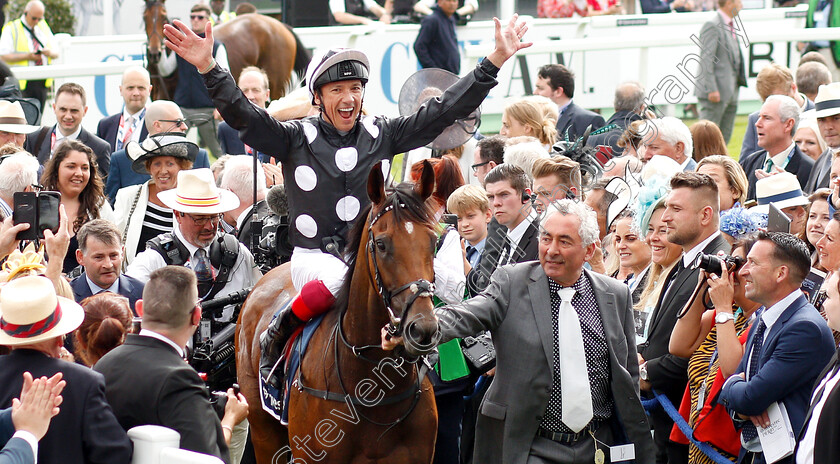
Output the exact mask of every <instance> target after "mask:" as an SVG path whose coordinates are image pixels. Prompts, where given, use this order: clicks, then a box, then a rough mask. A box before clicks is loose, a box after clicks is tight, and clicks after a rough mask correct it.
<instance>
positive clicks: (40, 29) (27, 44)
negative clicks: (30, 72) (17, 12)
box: [2, 18, 53, 90]
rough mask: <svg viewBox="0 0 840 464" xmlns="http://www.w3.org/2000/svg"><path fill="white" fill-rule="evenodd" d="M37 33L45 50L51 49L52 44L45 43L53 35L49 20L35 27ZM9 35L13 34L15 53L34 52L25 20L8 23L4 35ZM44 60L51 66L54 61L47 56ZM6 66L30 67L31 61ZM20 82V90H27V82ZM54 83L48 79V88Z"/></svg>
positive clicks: (15, 62)
mask: <svg viewBox="0 0 840 464" xmlns="http://www.w3.org/2000/svg"><path fill="white" fill-rule="evenodd" d="M7 29H9V30H7ZM35 31H36V32H35V33H36V34H37V35H38V38H39V39H41V41H42V42H44V48H50V45H51V44H50V43H48V41H45V39H47V37H49V36H51V35H52V31H51V30H50V26H49V25H48V24H47V20H46V19H42V20H41V21H40V22H39V23H38V24H37V25H36V26H35ZM7 33H11V34H12V41H13V42H14V44H15V50H14V53H30V52H32V49H33V47H32V37H31V36H30V35H29V32H27V31H26V29H24V28H23V19H22V18H18V19H16V20H14V21H11V22H8V23H6V25H5V26H3V31H2V34H7ZM43 58H44V59H46V64H50V63H51V62H52V60H51V59H49V58H47V57H46V56H44V57H43ZM6 64H8V65H9V66H28V65H29V60H21V61H14V62H10V63H6ZM18 82H19V83H20V90H24V89H26V81H25V80H22V79H21V80H20V81H18ZM52 82H53V80H52V79H47V82H46V86H47V87H51V86H52Z"/></svg>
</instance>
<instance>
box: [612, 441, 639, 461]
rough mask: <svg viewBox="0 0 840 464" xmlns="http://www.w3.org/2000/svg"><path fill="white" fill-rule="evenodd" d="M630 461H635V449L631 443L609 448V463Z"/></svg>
mask: <svg viewBox="0 0 840 464" xmlns="http://www.w3.org/2000/svg"><path fill="white" fill-rule="evenodd" d="M631 459H636V447H635V446H634V445H633V444H632V443H630V444H627V445H621V446H610V462H622V461H629V460H631Z"/></svg>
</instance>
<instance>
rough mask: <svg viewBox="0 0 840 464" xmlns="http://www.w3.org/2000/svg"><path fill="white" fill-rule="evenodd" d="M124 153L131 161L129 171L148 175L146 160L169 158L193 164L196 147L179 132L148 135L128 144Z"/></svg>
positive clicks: (196, 152) (196, 153)
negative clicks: (161, 157)
mask: <svg viewBox="0 0 840 464" xmlns="http://www.w3.org/2000/svg"><path fill="white" fill-rule="evenodd" d="M125 152H126V154H127V155H128V157H129V158H130V159H131V170H132V171H134V172H136V173H139V174H149V171H147V170H146V160H148V159H150V158H154V157H155V156H171V157H173V158H181V159H185V160H189V161H190V162H193V163H194V162H195V157H196V155H198V145H196V144H195V143H193V142H190V141H189V140H187V136H186V134H182V133H180V132H163V133H160V134H155V135H150V136H148V137H146V140H143V141H142V142H140V143H138V142H128V145H126V146H125Z"/></svg>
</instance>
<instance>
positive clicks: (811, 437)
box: [795, 371, 840, 464]
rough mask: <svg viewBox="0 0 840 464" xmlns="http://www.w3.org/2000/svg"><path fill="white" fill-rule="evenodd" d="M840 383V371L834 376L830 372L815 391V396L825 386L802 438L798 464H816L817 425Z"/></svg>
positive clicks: (798, 452)
mask: <svg viewBox="0 0 840 464" xmlns="http://www.w3.org/2000/svg"><path fill="white" fill-rule="evenodd" d="M838 383H840V371H837V372H835V373H834V374H833V375H832V374H831V372H829V373H828V375H826V376H825V377H823V379H822V380H821V381H820V382H819V383H818V384H817V387H816V388H815V389H814V394H816V393H817V391H819V390H820V389H821V388H823V385H825V389H824V390H823V394H822V397H820V400H819V401H818V402H817V404H815V405H814V410H813V412H812V413H811V419H810V421H808V425H807V428H806V429H805V435H803V436H802V440H800V442H799V449H797V451H796V461H795V462H796V464H815V463H814V445H815V444H816V443H815V442H816V438H817V424H819V422H820V420H819V419H820V415H821V414H822V410H823V407H825V402H826V400H828V396H829V395H830V394H831V392H833V391H834V388H835V387H837V384H838ZM813 401H814V398H813V397H812V398H811V402H813Z"/></svg>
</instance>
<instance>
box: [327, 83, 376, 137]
mask: <svg viewBox="0 0 840 464" xmlns="http://www.w3.org/2000/svg"><path fill="white" fill-rule="evenodd" d="M364 90H365V87H364V85H362V81H360V80H359V79H352V80H349V81H339V82H330V83H328V84H324V85H322V86H321V87H320V88H319V89H318V90H317V91H316V92H315V105H317V106H321V105H323V110H322V111H323V117H324V119H326V120H327V121H328V122H330V123H331V124H332V125H333V126H335V128H336V129H338V130H340V131H342V132H350V130H352V129H353V126H354V125H355V124H356V119H357V118H358V117H359V113H361V111H362V98H363V97H364Z"/></svg>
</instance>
